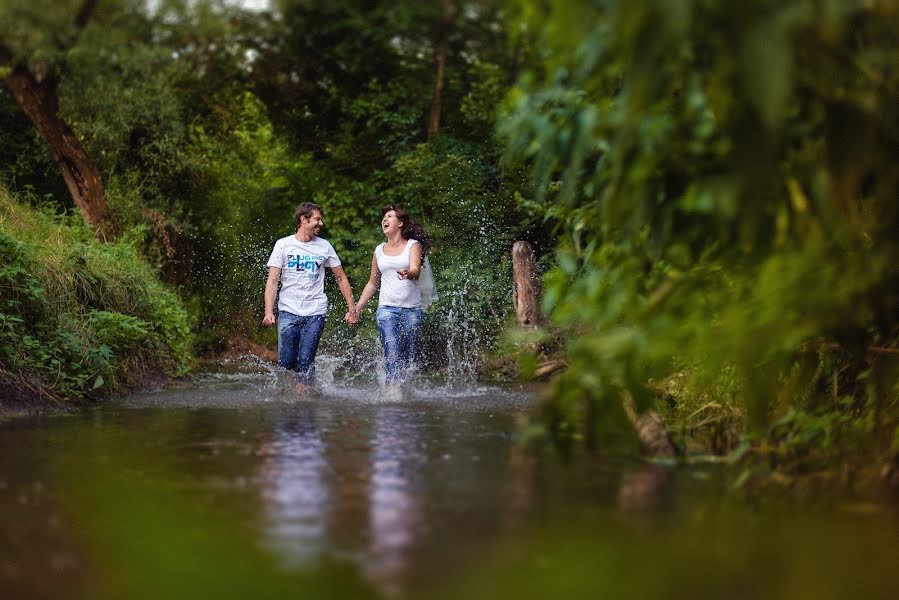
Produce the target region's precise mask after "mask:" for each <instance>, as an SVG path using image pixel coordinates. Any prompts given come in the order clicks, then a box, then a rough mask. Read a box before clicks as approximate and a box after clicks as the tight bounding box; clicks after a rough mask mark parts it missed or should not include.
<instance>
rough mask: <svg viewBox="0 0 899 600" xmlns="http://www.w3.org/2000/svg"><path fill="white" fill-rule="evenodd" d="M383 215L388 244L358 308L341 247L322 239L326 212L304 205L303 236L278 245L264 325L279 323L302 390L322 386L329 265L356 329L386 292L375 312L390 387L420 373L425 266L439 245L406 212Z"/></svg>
mask: <svg viewBox="0 0 899 600" xmlns="http://www.w3.org/2000/svg"><path fill="white" fill-rule="evenodd" d="M381 214H382V217H381V230H382V231H383V232H384V235H385V237H386V238H387V241H386V242H384V243H382V244H379V245H378V247H377V248H375V251H374V253H373V254H372V262H371V275H370V276H369V279H368V283H366V284H365V289H364V290H363V291H362V294H361V295H360V296H359V301H358V302H354V301H353V292H352V289H351V288H350V283H349V281H348V280H347V277H346V274H345V273H344V271H343V267H342V266H341V264H340V259H339V258H338V257H337V253H336V252H335V251H334V247H333V246H332V245H331V244H330V242H328V241H327V240H324V239H322V238H320V237H318V233H319V232H320V231H321V229H322V227H324V220H323V218H322V210H321V207H320V206H318V205H317V204H313V203H311V202H303V203H302V204H300V205H299V206H297V210H296V214H295V215H294V216H295V220H296V226H297V232H296V233H295V234H294V235H290V236H287V237H285V238H282V239H280V240H278V241H277V242H276V243H275V248H274V250H273V251H272V255H271V257H270V258H269V260H268V279H267V281H266V283H265V316H264V317H263V319H262V324H263V325H273V324H275V322H276V321H277V323H278V364H279V365H280V366H281V367H284V368H285V369H288V370H292V371H295V372H296V374H297V385H298V387H299V388H300V389H301V390H302V389H306V388H307V387H309V386H311V385H313V383H314V382H315V353H316V351H317V349H318V342H319V340H320V339H321V335H322V331H323V330H324V327H325V313H326V312H327V309H328V301H327V297H326V296H325V291H324V290H325V276H324V267H329V268H330V269H331V272H332V273H333V274H334V278H335V279H336V280H337V285H338V287H339V288H340V293H341V294H342V295H343V298H344V300H346V304H347V308H348V309H349V310H348V311H347V313H346V315H345V316H344V320H345V321H346V322H347V323H348V324H349V325H351V326H355V325H356V324H357V323H358V322H359V318H360V315H361V313H362V309H363V308H364V307H365V305H366V304H367V303H368V301H369V300H371V298H372V296H373V295H374V293H375V290H377V289H379V288H380V294H379V296H378V309H377V312H376V313H375V314H376V319H377V323H378V330H379V332H380V334H381V344H382V346H383V348H384V359H385V370H386V382H387V384H388V385H397V384H401V383H403V382H404V381H405V379H406V377H407V376H408V375H409V373H410V372H411V370H412V366H413V360H414V358H415V348H416V344H417V342H418V337H419V334H420V333H421V323H422V317H423V310H422V308H423V306H422V287H423V285H422V284H424V287H425V296H426V297H425V302H427V301H428V296H429V290H430V289H431V288H430V282H431V279H430V273H427V272H426V271H427V266H426V262H425V259H426V257H427V254H428V250H429V249H430V247H431V243H430V239H429V237H428V233H427V232H426V231H425V229H424V227H422V226H421V225H419V224H417V223H413V222H412V220H411V219H410V218H409V215H408V214H407V213H406V211H404V210H402V209H401V208H399V207H398V206H394V205H387V206H385V207H384V208H383V209H382V210H381ZM423 271H424V272H423ZM420 278H422V279H420ZM279 281H280V284H281V290H280V293H279V292H278V283H279ZM275 296H277V297H278V315H277V318H276V317H275V314H274V304H275Z"/></svg>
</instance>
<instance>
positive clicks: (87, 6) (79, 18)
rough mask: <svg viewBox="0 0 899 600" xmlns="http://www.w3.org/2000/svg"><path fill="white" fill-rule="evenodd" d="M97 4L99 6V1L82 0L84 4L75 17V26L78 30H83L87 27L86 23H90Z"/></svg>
mask: <svg viewBox="0 0 899 600" xmlns="http://www.w3.org/2000/svg"><path fill="white" fill-rule="evenodd" d="M97 4H99V0H84V4H82V5H81V10H79V11H78V14H77V15H75V26H76V27H77V28H78V29H84V26H85V25H87V22H88V21H90V19H91V17H92V16H93V15H94V11H95V10H96V8H97Z"/></svg>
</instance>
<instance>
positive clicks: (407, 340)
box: [375, 306, 424, 385]
mask: <svg viewBox="0 0 899 600" xmlns="http://www.w3.org/2000/svg"><path fill="white" fill-rule="evenodd" d="M375 314H376V317H377V320H378V331H380V332H381V344H382V345H383V346H384V362H385V366H386V371H387V380H386V383H387V385H392V384H396V383H402V382H403V381H405V380H406V378H407V377H408V376H409V373H410V372H411V370H412V366H413V362H414V360H415V348H416V345H417V344H418V336H419V334H420V333H421V322H422V318H423V314H424V313H423V312H422V310H421V309H420V308H399V307H396V306H379V307H378V311H377V313H375Z"/></svg>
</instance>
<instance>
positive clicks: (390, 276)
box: [375, 240, 421, 308]
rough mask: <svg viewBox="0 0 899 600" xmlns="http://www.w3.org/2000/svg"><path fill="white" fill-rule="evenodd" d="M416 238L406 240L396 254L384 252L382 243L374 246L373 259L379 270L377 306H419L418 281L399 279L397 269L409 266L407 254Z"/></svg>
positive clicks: (419, 291)
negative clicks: (390, 254) (399, 252)
mask: <svg viewBox="0 0 899 600" xmlns="http://www.w3.org/2000/svg"><path fill="white" fill-rule="evenodd" d="M417 243H418V240H408V241H407V242H406V247H405V248H403V252H402V253H401V254H399V255H398V256H387V255H386V254H384V244H379V245H378V247H377V248H375V260H377V261H378V270H379V271H381V291H380V293H379V294H378V305H379V306H396V307H399V308H419V307H421V290H420V289H419V287H418V281H416V280H414V279H408V278H407V279H400V277H399V275H398V274H397V271H401V270H403V269H408V268H409V263H410V259H409V255H410V253H411V252H412V246H414V245H415V244H417Z"/></svg>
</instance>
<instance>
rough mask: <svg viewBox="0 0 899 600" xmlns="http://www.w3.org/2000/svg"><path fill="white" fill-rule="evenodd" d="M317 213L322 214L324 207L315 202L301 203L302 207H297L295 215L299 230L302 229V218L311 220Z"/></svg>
mask: <svg viewBox="0 0 899 600" xmlns="http://www.w3.org/2000/svg"><path fill="white" fill-rule="evenodd" d="M315 211H318V212H319V213H321V212H322V207H321V206H319V205H318V204H315V203H314V202H301V203H300V205H299V206H297V212H296V213H295V214H294V215H293V218H294V221H296V224H297V229H299V228H300V217H306V218H309V217H311V216H312V213H314V212H315ZM322 214H324V213H322Z"/></svg>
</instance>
